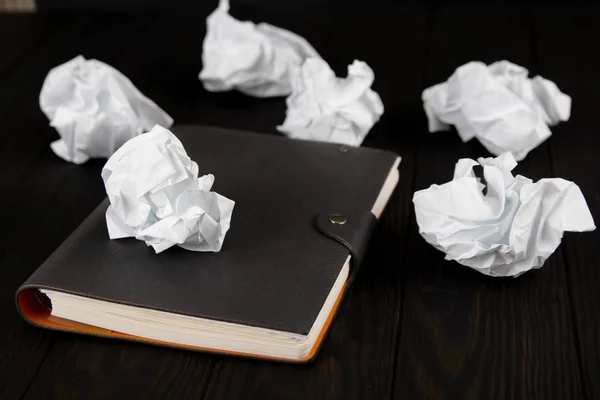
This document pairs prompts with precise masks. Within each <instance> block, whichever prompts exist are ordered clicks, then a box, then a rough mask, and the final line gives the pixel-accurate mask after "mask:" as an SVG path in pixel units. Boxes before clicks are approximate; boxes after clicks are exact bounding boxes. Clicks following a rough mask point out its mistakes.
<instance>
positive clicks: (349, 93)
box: [277, 58, 383, 146]
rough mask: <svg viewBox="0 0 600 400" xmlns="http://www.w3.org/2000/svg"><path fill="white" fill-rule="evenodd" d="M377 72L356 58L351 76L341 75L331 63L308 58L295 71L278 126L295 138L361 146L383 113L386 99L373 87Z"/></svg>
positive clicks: (281, 130) (349, 69)
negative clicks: (338, 74) (383, 101)
mask: <svg viewBox="0 0 600 400" xmlns="http://www.w3.org/2000/svg"><path fill="white" fill-rule="evenodd" d="M374 79H375V75H374V73H373V70H372V69H371V68H369V66H368V65H367V64H366V63H364V62H362V61H358V60H355V61H354V62H353V63H352V65H349V66H348V76H347V77H346V78H338V77H336V76H335V73H334V72H333V71H332V70H331V68H330V67H329V65H328V64H327V63H326V62H325V61H323V60H322V59H318V58H309V59H308V60H306V61H305V62H304V64H303V65H302V67H300V68H295V69H294V70H293V74H292V94H291V95H290V96H289V97H288V98H287V99H286V103H287V112H286V118H285V121H284V122H283V124H282V125H280V126H278V127H277V130H278V131H280V132H282V133H284V134H286V135H287V136H289V137H291V138H295V139H308V140H317V141H323V142H333V143H340V144H346V145H349V146H360V145H361V144H362V142H363V140H364V139H365V137H366V136H367V134H368V133H369V130H370V129H371V128H372V127H373V125H374V124H375V123H376V122H377V121H379V118H380V117H381V115H382V114H383V103H382V102H381V99H380V98H379V95H378V94H377V93H375V92H374V91H373V90H372V89H371V85H372V84H373V80H374Z"/></svg>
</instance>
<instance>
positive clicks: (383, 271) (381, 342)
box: [206, 6, 426, 399]
mask: <svg viewBox="0 0 600 400" xmlns="http://www.w3.org/2000/svg"><path fill="white" fill-rule="evenodd" d="M334 21H335V22H334V23H333V22H332V26H333V32H332V36H331V38H330V42H329V45H328V47H327V48H326V49H324V50H322V51H321V49H319V51H321V53H322V56H323V57H324V58H325V59H326V60H327V61H328V62H329V63H330V64H331V65H332V67H333V68H334V69H335V70H337V72H338V73H340V74H343V75H345V73H346V71H345V69H346V66H347V65H348V64H349V63H351V62H352V61H353V59H354V58H360V59H364V60H366V61H368V62H369V64H370V65H371V67H372V68H373V69H374V70H375V76H376V81H377V82H378V87H376V88H377V89H378V90H381V91H382V93H381V94H382V96H386V106H387V107H388V108H387V110H386V114H384V118H383V119H382V120H381V121H380V122H379V123H378V124H377V125H376V126H375V127H374V128H373V130H372V132H371V133H370V134H369V138H368V140H367V141H366V142H365V146H372V147H383V148H388V149H392V150H395V151H397V152H398V153H399V154H400V155H401V156H402V157H403V161H402V163H401V167H400V171H401V172H400V174H401V178H400V184H399V187H398V189H397V191H396V193H395V195H394V197H393V198H392V200H391V201H390V203H389V204H388V208H387V210H386V212H385V214H384V216H383V218H382V221H381V224H380V227H379V228H378V230H377V231H376V234H375V236H374V238H373V240H372V241H371V247H370V249H369V252H368V254H367V257H366V259H365V261H364V264H363V266H362V267H361V271H360V275H359V279H358V280H357V281H356V282H355V284H354V286H353V287H352V288H351V289H350V290H349V292H348V293H347V295H346V297H345V298H344V300H343V302H342V304H341V309H340V310H339V312H338V315H336V317H335V320H334V322H333V324H332V327H331V331H330V332H329V335H328V336H327V338H326V340H325V342H324V345H323V348H322V349H321V352H320V353H319V355H318V356H317V358H316V359H315V360H314V361H313V362H312V363H310V364H308V365H287V364H277V363H267V362H256V361H252V360H242V359H239V360H238V359H226V358H220V359H219V360H218V362H217V363H216V366H215V371H214V372H213V375H212V379H211V383H210V386H209V389H208V392H207V396H206V398H207V399H221V398H242V397H243V398H298V399H307V398H309V399H326V398H349V399H350V398H357V399H367V398H373V399H386V398H390V394H391V389H392V378H393V371H394V348H395V346H396V334H397V321H398V318H399V312H400V301H401V297H402V296H401V292H400V291H399V286H400V283H399V276H400V271H401V267H400V259H401V255H402V252H403V251H404V246H403V240H402V239H403V233H404V232H405V227H406V225H407V221H408V220H407V217H408V216H409V205H410V198H411V194H412V187H411V183H412V179H411V178H412V174H413V163H414V147H413V146H412V142H411V140H410V139H407V138H409V132H411V131H413V130H414V128H415V126H414V123H413V121H414V120H415V115H413V113H414V111H415V110H416V109H417V108H419V96H418V93H419V90H420V88H419V85H420V84H421V81H422V72H423V61H424V46H423V44H424V43H423V39H424V34H425V21H426V9H424V8H413V7H396V6H395V7H392V8H374V9H370V10H365V9H364V8H346V9H344V10H343V11H341V12H340V14H339V15H336V16H335V18H334ZM357 21H360V23H361V29H355V27H356V23H357ZM409 36H410V38H411V40H410V41H407V43H406V44H405V45H404V51H405V54H406V56H407V57H409V58H410V59H411V60H413V62H411V63H405V64H401V65H398V64H394V65H388V61H387V60H386V59H385V58H384V57H381V55H382V54H385V53H384V51H385V50H386V49H387V48H388V45H387V43H386V42H385V41H383V40H381V38H382V37H398V38H406V37H409ZM406 76H410V77H412V78H414V80H411V81H409V82H408V83H406V82H405V77H406ZM386 85H388V86H390V87H391V88H393V87H399V86H402V87H403V90H402V91H400V92H398V94H397V95H396V96H393V95H392V92H393V89H391V88H387V87H386ZM411 98H412V99H413V101H412V102H411ZM419 115H420V112H419ZM400 121H406V124H405V125H404V126H402V125H399V122H400ZM403 132H406V134H404V133H403Z"/></svg>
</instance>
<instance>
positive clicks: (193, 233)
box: [102, 125, 235, 253]
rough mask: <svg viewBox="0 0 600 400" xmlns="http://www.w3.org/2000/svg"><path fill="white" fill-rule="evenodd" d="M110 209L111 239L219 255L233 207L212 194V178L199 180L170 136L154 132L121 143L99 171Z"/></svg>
mask: <svg viewBox="0 0 600 400" xmlns="http://www.w3.org/2000/svg"><path fill="white" fill-rule="evenodd" d="M102 179H103V180H104V186H105V188H106V193H107V194H108V198H109V200H110V206H109V207H108V209H107V211H106V223H107V227H108V233H109V236H110V238H111V239H118V238H125V237H135V238H136V239H138V240H143V241H144V242H146V244H147V245H148V246H152V248H154V250H155V251H156V253H160V252H162V251H164V250H166V249H168V248H169V247H171V246H174V245H178V246H180V247H182V248H184V249H187V250H193V251H213V252H217V251H220V250H221V246H222V245H223V241H224V240H225V234H226V233H227V231H228V230H229V227H230V223H231V216H232V213H233V207H234V205H235V203H234V202H233V201H232V200H229V199H228V198H226V197H223V196H221V195H219V194H218V193H215V192H211V191H210V189H211V187H212V185H213V182H214V180H215V178H214V176H213V175H210V174H208V175H204V176H201V177H200V178H198V164H196V163H195V162H194V161H192V160H191V159H190V158H189V157H188V156H187V154H186V152H185V149H184V148H183V145H182V144H181V142H180V141H179V139H177V137H176V136H175V135H173V134H172V133H171V132H170V131H169V130H167V129H165V128H163V127H161V126H158V125H157V126H155V127H154V128H153V129H152V130H151V131H150V132H148V133H145V134H143V135H141V136H137V137H135V138H133V139H131V140H129V141H128V142H127V143H125V144H124V145H123V146H121V148H120V149H119V150H117V151H116V152H115V154H113V155H112V157H110V158H109V159H108V161H107V163H106V165H105V166H104V168H103V169H102Z"/></svg>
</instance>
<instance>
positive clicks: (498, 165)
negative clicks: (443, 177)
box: [413, 152, 596, 276]
mask: <svg viewBox="0 0 600 400" xmlns="http://www.w3.org/2000/svg"><path fill="white" fill-rule="evenodd" d="M516 165H517V162H516V161H515V159H514V158H513V156H512V155H511V154H510V153H508V152H507V153H504V154H502V155H501V156H499V157H497V158H479V159H478V160H477V161H475V160H471V159H468V158H466V159H461V160H459V161H458V163H457V164H456V167H455V169H454V178H453V179H452V181H450V182H448V183H445V184H443V185H439V186H438V185H432V186H431V187H430V188H428V189H424V190H420V191H417V192H416V193H415V194H414V197H413V203H414V206H415V213H416V218H417V224H418V225H419V233H420V234H421V235H422V236H423V238H424V239H425V240H426V241H427V242H428V243H429V244H431V245H432V246H434V247H435V248H436V249H438V250H441V251H443V252H444V253H446V260H455V261H456V262H458V263H460V264H462V265H466V266H468V267H471V268H473V269H475V270H477V271H479V272H481V273H483V274H485V275H490V276H518V275H520V274H522V273H524V272H526V271H528V270H531V269H536V268H540V267H541V266H542V265H543V264H544V261H545V260H546V259H547V258H548V257H549V256H550V255H551V254H552V253H553V252H554V251H555V250H556V248H557V247H558V246H559V244H560V242H561V239H562V236H563V232H564V231H572V232H585V231H592V230H594V229H595V228H596V226H595V225H594V220H593V218H592V215H591V214H590V210H589V208H588V206H587V203H586V201H585V199H584V197H583V194H582V193H581V190H580V189H579V187H578V186H577V185H576V184H574V183H573V182H569V181H566V180H564V179H560V178H553V179H541V180H539V181H538V182H533V181H532V180H531V179H528V178H525V177H523V176H521V175H517V176H516V177H514V176H513V175H512V173H511V170H512V169H513V168H514V167H515V166H516ZM474 168H483V179H480V178H478V177H477V175H476V173H475V171H474ZM484 192H485V193H484Z"/></svg>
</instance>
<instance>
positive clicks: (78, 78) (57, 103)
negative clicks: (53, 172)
mask: <svg viewBox="0 0 600 400" xmlns="http://www.w3.org/2000/svg"><path fill="white" fill-rule="evenodd" d="M39 102H40V108H41V109H42V111H43V112H44V114H45V115H46V116H47V117H48V119H49V120H50V125H51V126H52V127H54V128H55V129H56V130H57V131H58V133H59V135H60V137H61V138H60V139H59V140H57V141H55V142H53V143H52V144H51V145H50V147H51V148H52V150H53V151H54V153H55V154H56V155H57V156H59V157H61V158H63V159H64V160H66V161H70V162H73V163H75V164H82V163H84V162H86V161H87V160H88V159H90V158H108V157H110V156H111V155H112V154H113V153H114V152H115V151H116V150H117V149H118V148H119V147H120V146H121V145H122V144H123V143H125V142H126V141H127V140H129V139H131V138H132V137H135V136H137V135H140V134H142V133H143V132H147V131H148V130H150V129H151V128H152V127H153V126H154V125H156V124H159V125H163V126H167V127H170V126H171V124H173V120H172V119H171V117H170V116H169V115H168V114H167V113H166V112H164V111H163V110H162V109H161V108H159V107H158V106H157V105H156V104H155V103H153V102H152V101H151V100H150V99H148V98H147V97H145V96H144V95H143V94H142V93H141V92H140V91H139V90H137V88H136V87H135V86H134V85H133V83H131V81H130V80H129V79H127V77H125V76H124V75H123V74H121V73H120V72H119V71H117V70H116V69H114V68H113V67H111V66H110V65H107V64H105V63H103V62H100V61H97V60H86V59H85V58H83V57H82V56H77V57H75V58H73V59H72V60H70V61H68V62H66V63H64V64H61V65H59V66H57V67H55V68H53V69H52V70H50V72H49V73H48V75H47V76H46V79H45V80H44V84H43V86H42V90H41V92H40V97H39Z"/></svg>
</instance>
